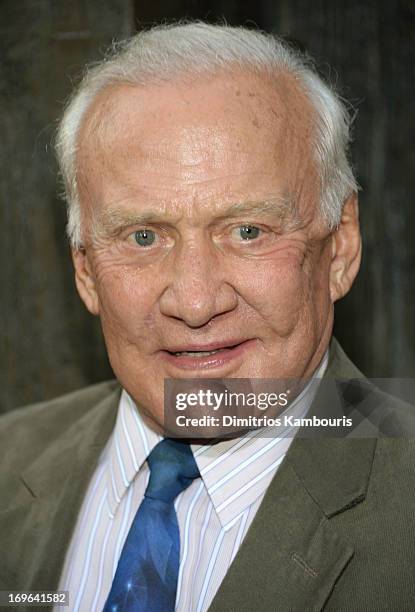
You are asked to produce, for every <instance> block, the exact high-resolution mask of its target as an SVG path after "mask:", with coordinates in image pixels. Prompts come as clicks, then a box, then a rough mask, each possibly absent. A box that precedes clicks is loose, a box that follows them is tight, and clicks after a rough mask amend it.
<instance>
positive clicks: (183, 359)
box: [161, 340, 255, 370]
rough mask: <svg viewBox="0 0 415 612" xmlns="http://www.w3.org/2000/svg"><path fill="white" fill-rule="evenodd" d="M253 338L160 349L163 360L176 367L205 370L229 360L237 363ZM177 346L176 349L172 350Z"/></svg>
mask: <svg viewBox="0 0 415 612" xmlns="http://www.w3.org/2000/svg"><path fill="white" fill-rule="evenodd" d="M254 342H255V341H254V340H241V341H239V342H238V341H236V342H235V341H234V340H231V341H230V342H229V344H223V343H222V342H221V343H219V342H218V343H213V342H212V343H210V345H208V346H206V345H205V346H200V347H198V346H177V347H171V350H164V351H161V355H162V357H163V359H164V360H166V361H168V362H169V363H171V364H172V365H173V366H175V367H176V368H180V369H184V370H206V369H212V368H222V367H225V366H226V365H227V364H230V363H231V362H232V363H234V364H237V363H238V360H239V361H241V360H242V359H243V354H244V353H245V351H246V350H248V349H249V348H250V347H251V346H253V345H254ZM175 348H177V349H178V350H174V349H175Z"/></svg>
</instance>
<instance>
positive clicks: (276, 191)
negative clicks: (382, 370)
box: [74, 73, 333, 425]
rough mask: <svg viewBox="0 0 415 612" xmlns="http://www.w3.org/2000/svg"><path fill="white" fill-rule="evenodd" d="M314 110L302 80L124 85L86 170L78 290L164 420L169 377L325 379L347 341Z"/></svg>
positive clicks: (105, 97)
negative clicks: (331, 348)
mask: <svg viewBox="0 0 415 612" xmlns="http://www.w3.org/2000/svg"><path fill="white" fill-rule="evenodd" d="M311 138H312V111H311V109H310V107H309V104H308V103H307V101H306V99H305V97H304V96H303V95H302V94H301V93H300V92H299V91H298V89H297V86H296V85H294V84H293V82H292V80H291V79H290V78H289V77H285V76H281V77H280V78H279V79H278V80H277V81H276V84H275V85H274V86H271V85H269V84H267V83H266V82H264V80H259V78H258V77H255V76H253V75H250V74H246V73H245V74H242V73H241V74H238V75H233V77H232V78H231V77H230V76H229V74H228V75H223V76H217V77H215V78H211V79H210V80H209V79H208V80H205V81H202V80H200V81H195V82H194V83H193V84H192V86H189V85H184V84H183V85H181V86H177V85H163V86H160V87H156V86H149V87H147V88H139V87H129V86H117V87H113V88H111V89H107V90H106V91H104V92H103V93H102V94H101V95H100V97H99V98H98V99H97V100H96V101H95V103H94V105H93V107H92V109H91V110H90V112H89V113H88V117H87V120H86V122H85V123H84V125H83V127H82V130H81V134H80V140H79V142H80V143H81V146H80V150H79V154H78V159H77V164H78V168H79V169H80V176H79V188H80V196H81V202H82V210H83V232H84V244H85V253H83V252H75V253H74V261H75V267H76V269H77V284H78V289H79V291H80V293H81V296H82V297H83V299H84V301H85V303H86V304H87V307H88V308H89V310H90V311H91V312H93V313H94V314H99V316H100V318H101V322H102V327H103V331H104V336H105V340H106V344H107V348H108V353H109V357H110V361H111V364H112V367H113V369H114V372H115V374H116V376H117V378H118V379H119V381H120V382H121V384H122V386H123V387H124V388H125V389H126V390H127V391H128V392H129V393H130V394H131V396H132V397H133V398H134V399H135V401H136V402H137V403H138V404H139V405H140V406H141V409H142V411H143V414H144V415H145V417H146V418H147V419H148V420H149V422H150V423H151V424H153V425H154V424H157V423H162V422H163V387H164V385H163V382H164V379H165V378H194V377H198V378H200V377H208V378H226V377H238V378H248V377H249V378H286V377H302V376H307V375H308V374H311V373H312V372H313V370H314V369H315V368H316V366H317V365H318V363H319V361H320V360H321V358H322V356H323V354H324V352H325V350H326V348H327V345H328V341H329V338H330V335H331V329H332V312H333V308H332V299H331V298H330V290H331V288H330V279H329V276H330V265H331V262H332V257H333V255H332V242H331V237H330V235H329V232H328V230H327V228H326V227H325V224H324V222H322V220H321V219H320V217H319V215H318V201H319V188H318V178H317V173H316V167H315V164H314V161H313V157H312V143H311Z"/></svg>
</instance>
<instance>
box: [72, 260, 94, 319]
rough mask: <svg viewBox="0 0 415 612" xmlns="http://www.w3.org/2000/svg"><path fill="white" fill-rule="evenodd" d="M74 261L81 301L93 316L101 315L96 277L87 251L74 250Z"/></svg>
mask: <svg viewBox="0 0 415 612" xmlns="http://www.w3.org/2000/svg"><path fill="white" fill-rule="evenodd" d="M72 261H73V265H74V268H75V283H76V288H77V289H78V293H79V295H80V297H81V300H82V301H83V303H84V304H85V306H86V307H87V309H88V310H89V312H90V313H91V314H93V315H98V314H99V300H98V294H97V291H96V287H95V277H94V274H93V271H92V267H91V263H90V261H89V259H88V254H87V253H86V251H85V249H75V248H72Z"/></svg>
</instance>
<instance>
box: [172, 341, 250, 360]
mask: <svg viewBox="0 0 415 612" xmlns="http://www.w3.org/2000/svg"><path fill="white" fill-rule="evenodd" d="M239 344H242V343H239ZM239 344H233V345H230V346H223V347H221V348H217V349H213V350H212V351H174V352H172V351H167V352H168V353H169V354H170V355H174V356H175V357H209V356H210V355H216V354H217V353H222V352H223V351H229V350H232V349H234V348H235V347H237V346H239Z"/></svg>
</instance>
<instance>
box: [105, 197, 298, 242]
mask: <svg viewBox="0 0 415 612" xmlns="http://www.w3.org/2000/svg"><path fill="white" fill-rule="evenodd" d="M256 214H260V215H269V216H272V217H274V218H276V219H278V220H279V221H282V222H286V221H288V220H289V226H290V227H291V226H294V225H297V224H298V222H299V218H298V209H297V205H296V202H295V200H294V199H293V198H291V197H289V196H287V197H282V196H272V197H270V198H268V199H263V200H260V201H245V202H235V203H234V204H231V205H230V206H229V207H228V208H226V209H224V210H221V211H220V213H219V214H218V215H217V216H216V218H215V221H218V220H223V219H229V218H237V217H243V216H245V215H256ZM172 221H173V219H172V218H170V219H168V216H167V215H166V213H165V212H164V211H157V210H154V209H149V210H144V211H142V212H136V211H131V210H125V209H120V208H117V207H115V206H114V207H109V208H108V209H107V210H105V211H104V212H102V213H101V214H100V215H99V217H98V218H97V219H95V223H94V226H95V232H94V234H95V236H96V235H97V234H99V235H100V236H104V237H114V236H116V235H117V234H119V233H120V232H122V231H123V230H124V229H126V228H128V227H131V226H133V225H150V224H158V223H159V224H160V223H171V222H172Z"/></svg>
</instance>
